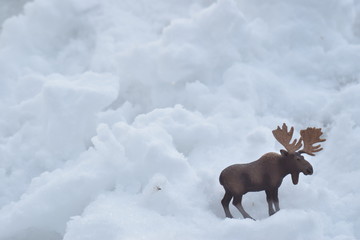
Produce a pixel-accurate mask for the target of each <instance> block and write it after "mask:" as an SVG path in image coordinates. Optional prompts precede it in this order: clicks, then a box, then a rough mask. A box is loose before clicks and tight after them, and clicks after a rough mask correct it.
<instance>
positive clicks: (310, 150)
mask: <svg viewBox="0 0 360 240" xmlns="http://www.w3.org/2000/svg"><path fill="white" fill-rule="evenodd" d="M322 134H323V133H322V132H321V128H310V127H309V128H307V129H306V130H301V131H300V135H301V139H302V140H303V142H304V148H303V149H302V150H301V151H299V152H300V153H306V154H309V155H311V156H315V154H314V153H315V152H320V151H321V150H323V149H322V147H321V145H320V144H318V145H316V146H313V144H315V143H318V142H324V141H326V139H321V138H320V136H321V135H322Z"/></svg>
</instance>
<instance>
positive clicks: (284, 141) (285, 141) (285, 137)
mask: <svg viewBox="0 0 360 240" xmlns="http://www.w3.org/2000/svg"><path fill="white" fill-rule="evenodd" d="M272 133H273V135H274V137H275V138H276V140H277V141H278V142H279V143H281V145H283V146H284V147H285V149H286V150H287V151H288V152H296V151H297V150H299V149H300V148H301V146H302V143H301V138H300V139H299V141H297V139H294V141H293V142H292V143H291V144H290V141H291V138H292V136H293V133H294V127H291V128H290V131H289V132H288V128H287V126H286V124H285V123H284V124H283V125H282V128H281V129H280V127H279V126H278V127H277V129H275V130H273V131H272Z"/></svg>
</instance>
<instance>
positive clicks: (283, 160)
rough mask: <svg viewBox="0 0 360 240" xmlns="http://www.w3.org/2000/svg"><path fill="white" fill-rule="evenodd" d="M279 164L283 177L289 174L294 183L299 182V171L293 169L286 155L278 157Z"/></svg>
mask: <svg viewBox="0 0 360 240" xmlns="http://www.w3.org/2000/svg"><path fill="white" fill-rule="evenodd" d="M280 165H281V173H282V175H283V178H284V177H285V176H287V175H288V174H291V180H292V182H293V184H294V185H296V184H298V182H299V174H300V172H299V171H297V170H294V169H293V168H292V167H291V166H290V163H289V159H288V158H287V157H284V156H281V157H280Z"/></svg>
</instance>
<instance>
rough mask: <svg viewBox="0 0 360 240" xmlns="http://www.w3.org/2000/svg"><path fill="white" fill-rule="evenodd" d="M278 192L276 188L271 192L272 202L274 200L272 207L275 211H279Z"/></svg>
mask: <svg viewBox="0 0 360 240" xmlns="http://www.w3.org/2000/svg"><path fill="white" fill-rule="evenodd" d="M278 190H279V189H278V188H276V189H274V190H273V200H274V205H275V210H276V211H279V210H280V205H279V197H278Z"/></svg>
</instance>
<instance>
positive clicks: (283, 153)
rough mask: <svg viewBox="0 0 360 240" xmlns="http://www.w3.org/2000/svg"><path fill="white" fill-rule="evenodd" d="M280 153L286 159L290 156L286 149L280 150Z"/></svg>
mask: <svg viewBox="0 0 360 240" xmlns="http://www.w3.org/2000/svg"><path fill="white" fill-rule="evenodd" d="M280 153H281V155H282V156H284V157H287V156H288V155H289V153H288V152H287V151H286V150H284V149H281V150H280Z"/></svg>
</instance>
